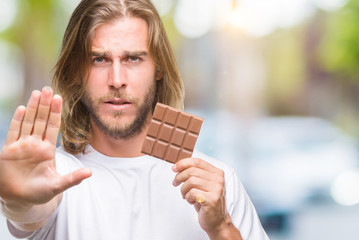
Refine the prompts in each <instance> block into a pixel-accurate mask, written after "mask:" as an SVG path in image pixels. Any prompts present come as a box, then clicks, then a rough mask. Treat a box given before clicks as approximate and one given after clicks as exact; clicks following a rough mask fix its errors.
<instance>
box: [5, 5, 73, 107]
mask: <svg viewBox="0 0 359 240" xmlns="http://www.w3.org/2000/svg"><path fill="white" fill-rule="evenodd" d="M17 3H18V11H17V17H16V20H15V21H14V23H13V24H12V26H10V27H9V28H8V29H7V30H6V31H4V32H2V33H0V38H1V39H3V40H5V41H6V42H9V43H12V44H15V45H17V46H18V48H19V49H20V51H21V54H22V56H21V57H22V59H23V64H22V66H23V69H22V71H23V73H24V74H23V75H24V85H25V86H24V91H25V92H24V93H23V94H21V98H22V99H19V100H20V102H21V103H25V101H26V100H27V99H28V97H29V95H30V93H31V91H32V90H33V89H41V88H42V87H43V86H44V85H49V84H50V82H51V70H52V68H53V66H54V64H55V59H56V56H57V53H58V50H59V46H60V43H61V35H62V33H63V31H62V30H63V28H64V24H65V23H66V21H59V20H58V19H61V18H62V20H63V19H64V16H65V12H64V9H63V8H62V7H61V5H60V4H59V1H55V0H18V1H17Z"/></svg>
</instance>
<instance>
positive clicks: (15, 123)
mask: <svg viewBox="0 0 359 240" xmlns="http://www.w3.org/2000/svg"><path fill="white" fill-rule="evenodd" d="M25 111H26V109H25V107H24V106H19V107H18V108H17V109H16V111H15V113H14V116H13V117H12V119H11V122H10V126H9V132H8V134H7V137H6V140H5V145H6V144H10V143H12V142H14V141H16V140H17V139H18V138H19V135H20V129H21V122H22V120H23V119H24V116H25Z"/></svg>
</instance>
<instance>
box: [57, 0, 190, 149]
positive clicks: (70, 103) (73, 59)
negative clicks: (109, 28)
mask: <svg viewBox="0 0 359 240" xmlns="http://www.w3.org/2000/svg"><path fill="white" fill-rule="evenodd" d="M122 17H138V18H141V19H143V20H144V21H145V22H146V23H147V26H148V30H149V42H148V46H149V52H150V55H151V56H152V58H153V59H154V62H155V68H156V69H155V70H156V74H160V76H162V79H161V80H159V81H156V85H157V86H156V93H155V94H156V95H155V102H161V103H164V104H167V105H169V106H172V107H174V108H177V109H183V97H184V87H183V81H182V78H181V76H180V73H179V70H178V66H177V63H176V60H175V57H174V54H173V51H172V48H171V45H170V43H169V40H168V38H167V35H166V32H165V29H164V27H163V24H162V21H161V18H160V16H159V14H158V12H157V10H156V9H155V7H154V6H153V4H152V3H151V2H150V0H82V1H81V2H80V4H79V5H78V6H77V8H76V9H75V10H74V12H73V14H72V16H71V18H70V21H69V24H68V26H67V28H66V31H65V34H64V38H63V43H62V48H61V52H60V56H59V59H58V62H57V64H56V65H55V68H54V78H53V82H52V85H53V88H54V89H55V92H57V93H59V94H60V95H61V96H62V98H63V111H62V116H61V129H60V130H61V134H62V135H61V138H62V144H63V146H64V148H65V150H66V151H68V152H70V153H73V154H77V153H80V152H83V151H84V149H85V146H86V145H87V143H88V139H89V137H90V130H91V125H90V116H89V113H88V112H87V110H86V108H85V106H84V105H83V103H82V101H81V97H82V96H83V94H84V92H85V86H86V83H87V79H88V76H89V70H90V63H91V54H90V52H91V44H92V38H93V34H94V31H95V29H96V28H97V27H98V26H100V25H102V24H105V23H108V22H109V21H112V20H115V19H118V18H122Z"/></svg>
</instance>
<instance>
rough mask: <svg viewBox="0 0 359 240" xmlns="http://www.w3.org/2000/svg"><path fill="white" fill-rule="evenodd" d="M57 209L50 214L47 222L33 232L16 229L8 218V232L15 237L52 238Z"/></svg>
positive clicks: (31, 238) (32, 239)
mask: <svg viewBox="0 0 359 240" xmlns="http://www.w3.org/2000/svg"><path fill="white" fill-rule="evenodd" d="M57 213H58V209H57V210H56V211H55V212H54V213H53V214H52V215H51V217H50V218H49V220H48V221H47V223H46V224H45V225H44V226H43V227H41V228H40V229H39V230H37V231H35V232H24V231H21V230H19V229H17V228H16V227H15V226H14V225H13V224H11V222H10V221H9V220H7V226H8V229H9V232H10V233H11V234H12V235H13V236H14V237H16V238H27V239H30V240H34V239H54V237H55V225H56V224H55V223H56V218H57Z"/></svg>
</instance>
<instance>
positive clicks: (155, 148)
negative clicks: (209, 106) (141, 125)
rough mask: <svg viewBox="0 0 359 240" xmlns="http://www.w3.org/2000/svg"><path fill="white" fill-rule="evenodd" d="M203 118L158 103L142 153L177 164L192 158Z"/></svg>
mask: <svg viewBox="0 0 359 240" xmlns="http://www.w3.org/2000/svg"><path fill="white" fill-rule="evenodd" d="M202 123H203V118H200V117H197V116H195V115H192V114H189V113H186V112H183V111H180V110H177V109H175V108H172V107H170V106H167V105H164V104H162V103H157V105H156V107H155V110H154V112H153V117H152V120H151V123H150V125H149V128H148V130H147V135H146V139H145V141H144V143H143V145H142V150H141V152H142V153H145V154H148V155H151V156H154V157H157V158H160V159H163V160H165V161H168V162H171V163H176V162H177V161H179V160H181V159H183V158H188V157H191V156H192V152H193V149H194V146H195V144H196V141H197V138H198V134H199V131H200V129H201V126H202Z"/></svg>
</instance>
